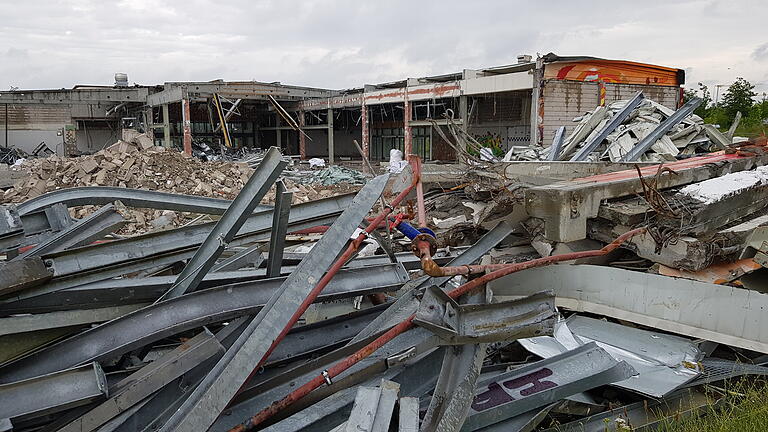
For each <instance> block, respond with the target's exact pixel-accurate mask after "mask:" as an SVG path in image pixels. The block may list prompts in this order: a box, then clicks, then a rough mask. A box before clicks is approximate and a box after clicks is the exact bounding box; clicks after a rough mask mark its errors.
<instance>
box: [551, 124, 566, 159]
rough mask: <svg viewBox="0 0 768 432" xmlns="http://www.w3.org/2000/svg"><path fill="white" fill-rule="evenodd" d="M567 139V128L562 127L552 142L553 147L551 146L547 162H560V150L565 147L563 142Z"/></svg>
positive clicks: (558, 129)
mask: <svg viewBox="0 0 768 432" xmlns="http://www.w3.org/2000/svg"><path fill="white" fill-rule="evenodd" d="M564 139H565V126H560V127H559V128H557V132H555V138H554V139H553V140H552V145H551V146H549V155H548V156H547V160H549V161H556V160H560V149H561V148H562V147H563V140H564Z"/></svg>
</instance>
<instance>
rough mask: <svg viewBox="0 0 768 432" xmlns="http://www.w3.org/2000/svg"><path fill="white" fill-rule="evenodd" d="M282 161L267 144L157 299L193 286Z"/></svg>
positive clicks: (266, 189)
mask: <svg viewBox="0 0 768 432" xmlns="http://www.w3.org/2000/svg"><path fill="white" fill-rule="evenodd" d="M286 165H288V162H286V161H284V160H283V159H282V155H281V154H280V149H278V148H277V147H270V149H269V150H268V151H267V154H266V155H264V158H263V159H262V160H261V163H259V166H258V167H256V171H255V172H254V173H253V174H252V175H251V177H250V178H249V179H248V182H246V183H245V186H243V189H242V190H241V191H240V192H239V193H238V194H237V197H236V198H235V199H234V201H232V204H230V206H229V207H228V208H227V211H226V212H224V214H223V215H222V216H221V219H219V220H218V221H217V222H216V225H214V226H213V229H211V232H210V233H209V234H208V236H207V237H206V238H205V241H203V243H202V244H201V245H200V248H199V249H198V250H197V252H195V255H194V256H193V257H192V259H190V260H189V261H188V262H187V264H186V265H185V266H184V270H182V272H181V273H180V274H179V276H178V279H176V283H174V284H173V286H172V287H171V288H170V289H169V290H168V292H166V293H165V294H164V295H163V296H162V297H161V298H160V300H166V299H171V298H175V297H178V296H180V295H183V294H184V293H187V292H192V291H195V290H196V289H197V286H198V284H199V283H200V281H201V280H202V279H203V277H204V276H205V274H206V273H208V271H209V270H210V269H211V267H213V266H214V264H216V259H217V258H218V257H219V256H220V255H221V253H222V252H223V251H224V248H225V247H226V246H227V244H229V242H231V241H232V239H234V238H235V235H236V234H237V232H238V231H239V230H240V228H241V227H242V226H243V224H244V223H245V221H246V220H247V219H248V217H249V216H250V215H251V213H252V212H253V210H254V209H255V208H256V205H258V204H259V202H260V201H261V199H262V198H264V195H266V194H267V192H269V189H270V188H271V187H272V184H273V183H274V182H275V180H277V177H278V176H279V175H280V173H282V172H283V169H284V168H285V166H286ZM276 210H277V209H276ZM286 222H287V221H286ZM273 235H274V233H273Z"/></svg>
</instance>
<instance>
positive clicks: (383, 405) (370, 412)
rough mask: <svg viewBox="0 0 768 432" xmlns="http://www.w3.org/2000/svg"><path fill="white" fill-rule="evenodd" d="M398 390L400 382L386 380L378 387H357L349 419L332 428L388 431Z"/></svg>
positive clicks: (356, 431) (375, 431)
mask: <svg viewBox="0 0 768 432" xmlns="http://www.w3.org/2000/svg"><path fill="white" fill-rule="evenodd" d="M399 391H400V384H398V383H396V382H393V381H387V380H382V381H381V385H380V386H378V387H367V386H360V387H358V388H357V395H356V396H355V403H354V405H353V406H352V412H351V413H350V414H349V420H347V421H346V423H345V424H343V425H341V426H339V427H338V428H336V429H334V430H338V431H343V432H360V431H370V432H388V431H389V423H390V421H391V420H392V414H393V411H394V409H395V403H396V402H397V394H398V392H399Z"/></svg>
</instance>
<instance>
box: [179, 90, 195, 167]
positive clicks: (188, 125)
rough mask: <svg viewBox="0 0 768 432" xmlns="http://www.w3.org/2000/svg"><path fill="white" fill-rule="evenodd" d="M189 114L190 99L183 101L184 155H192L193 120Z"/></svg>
mask: <svg viewBox="0 0 768 432" xmlns="http://www.w3.org/2000/svg"><path fill="white" fill-rule="evenodd" d="M191 117H192V116H191V115H190V112H189V99H187V98H183V99H182V100H181V122H182V126H183V128H184V153H186V154H188V155H190V156H191V155H192V120H191Z"/></svg>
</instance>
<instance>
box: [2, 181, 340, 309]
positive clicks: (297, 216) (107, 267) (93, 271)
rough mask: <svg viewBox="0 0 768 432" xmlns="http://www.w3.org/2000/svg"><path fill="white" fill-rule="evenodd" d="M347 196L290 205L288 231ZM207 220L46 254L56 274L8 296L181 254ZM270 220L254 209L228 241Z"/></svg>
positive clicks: (311, 222) (326, 214) (255, 235)
mask: <svg viewBox="0 0 768 432" xmlns="http://www.w3.org/2000/svg"><path fill="white" fill-rule="evenodd" d="M351 201H352V197H351V196H350V195H343V196H337V197H333V198H329V199H325V200H319V201H315V202H313V203H307V204H299V205H296V206H294V207H293V208H292V209H291V217H290V218H289V222H288V223H289V225H288V226H289V231H290V230H292V229H303V228H308V227H311V226H315V225H317V224H322V223H327V222H329V221H331V220H333V219H335V217H336V216H337V215H338V214H340V213H341V212H342V211H343V209H344V208H345V207H346V206H348V205H349V203H350V202H351ZM213 225H214V224H213V223H207V224H200V225H190V226H187V227H182V228H177V229H174V230H168V231H161V232H156V233H150V234H145V235H141V236H135V237H131V238H127V239H124V240H118V241H113V242H109V243H101V244H98V245H91V246H86V247H81V248H77V249H74V250H67V251H62V252H57V253H54V254H50V255H46V256H45V258H46V260H50V262H52V267H53V268H54V273H55V275H56V276H57V277H56V278H55V279H54V280H53V281H51V283H49V284H47V285H46V286H44V287H40V288H35V289H33V290H26V291H24V292H21V293H18V294H17V295H16V296H15V298H14V299H13V300H14V301H15V300H19V299H24V298H31V297H35V296H38V295H42V294H46V293H50V292H55V291H58V290H62V289H66V288H71V287H74V286H79V285H82V284H85V283H89V282H95V281H99V280H104V279H109V278H112V277H116V276H120V275H124V274H127V273H131V272H134V271H138V270H142V269H145V268H151V267H155V266H158V265H165V264H170V263H173V262H177V261H179V260H183V259H187V258H189V257H190V256H192V254H193V253H194V250H195V248H196V247H197V246H198V245H200V244H201V243H202V242H203V241H204V240H205V238H206V237H207V235H208V234H209V233H210V231H211V229H212V227H213ZM270 225H271V212H261V213H256V214H254V215H252V216H251V217H249V218H248V221H247V222H246V223H245V225H244V226H243V228H242V229H241V233H240V234H239V235H238V236H237V237H236V238H235V240H233V241H232V242H231V243H230V245H231V246H236V245H239V244H249V243H252V242H254V241H257V240H262V239H268V238H269V227H270ZM0 303H2V302H0Z"/></svg>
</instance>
